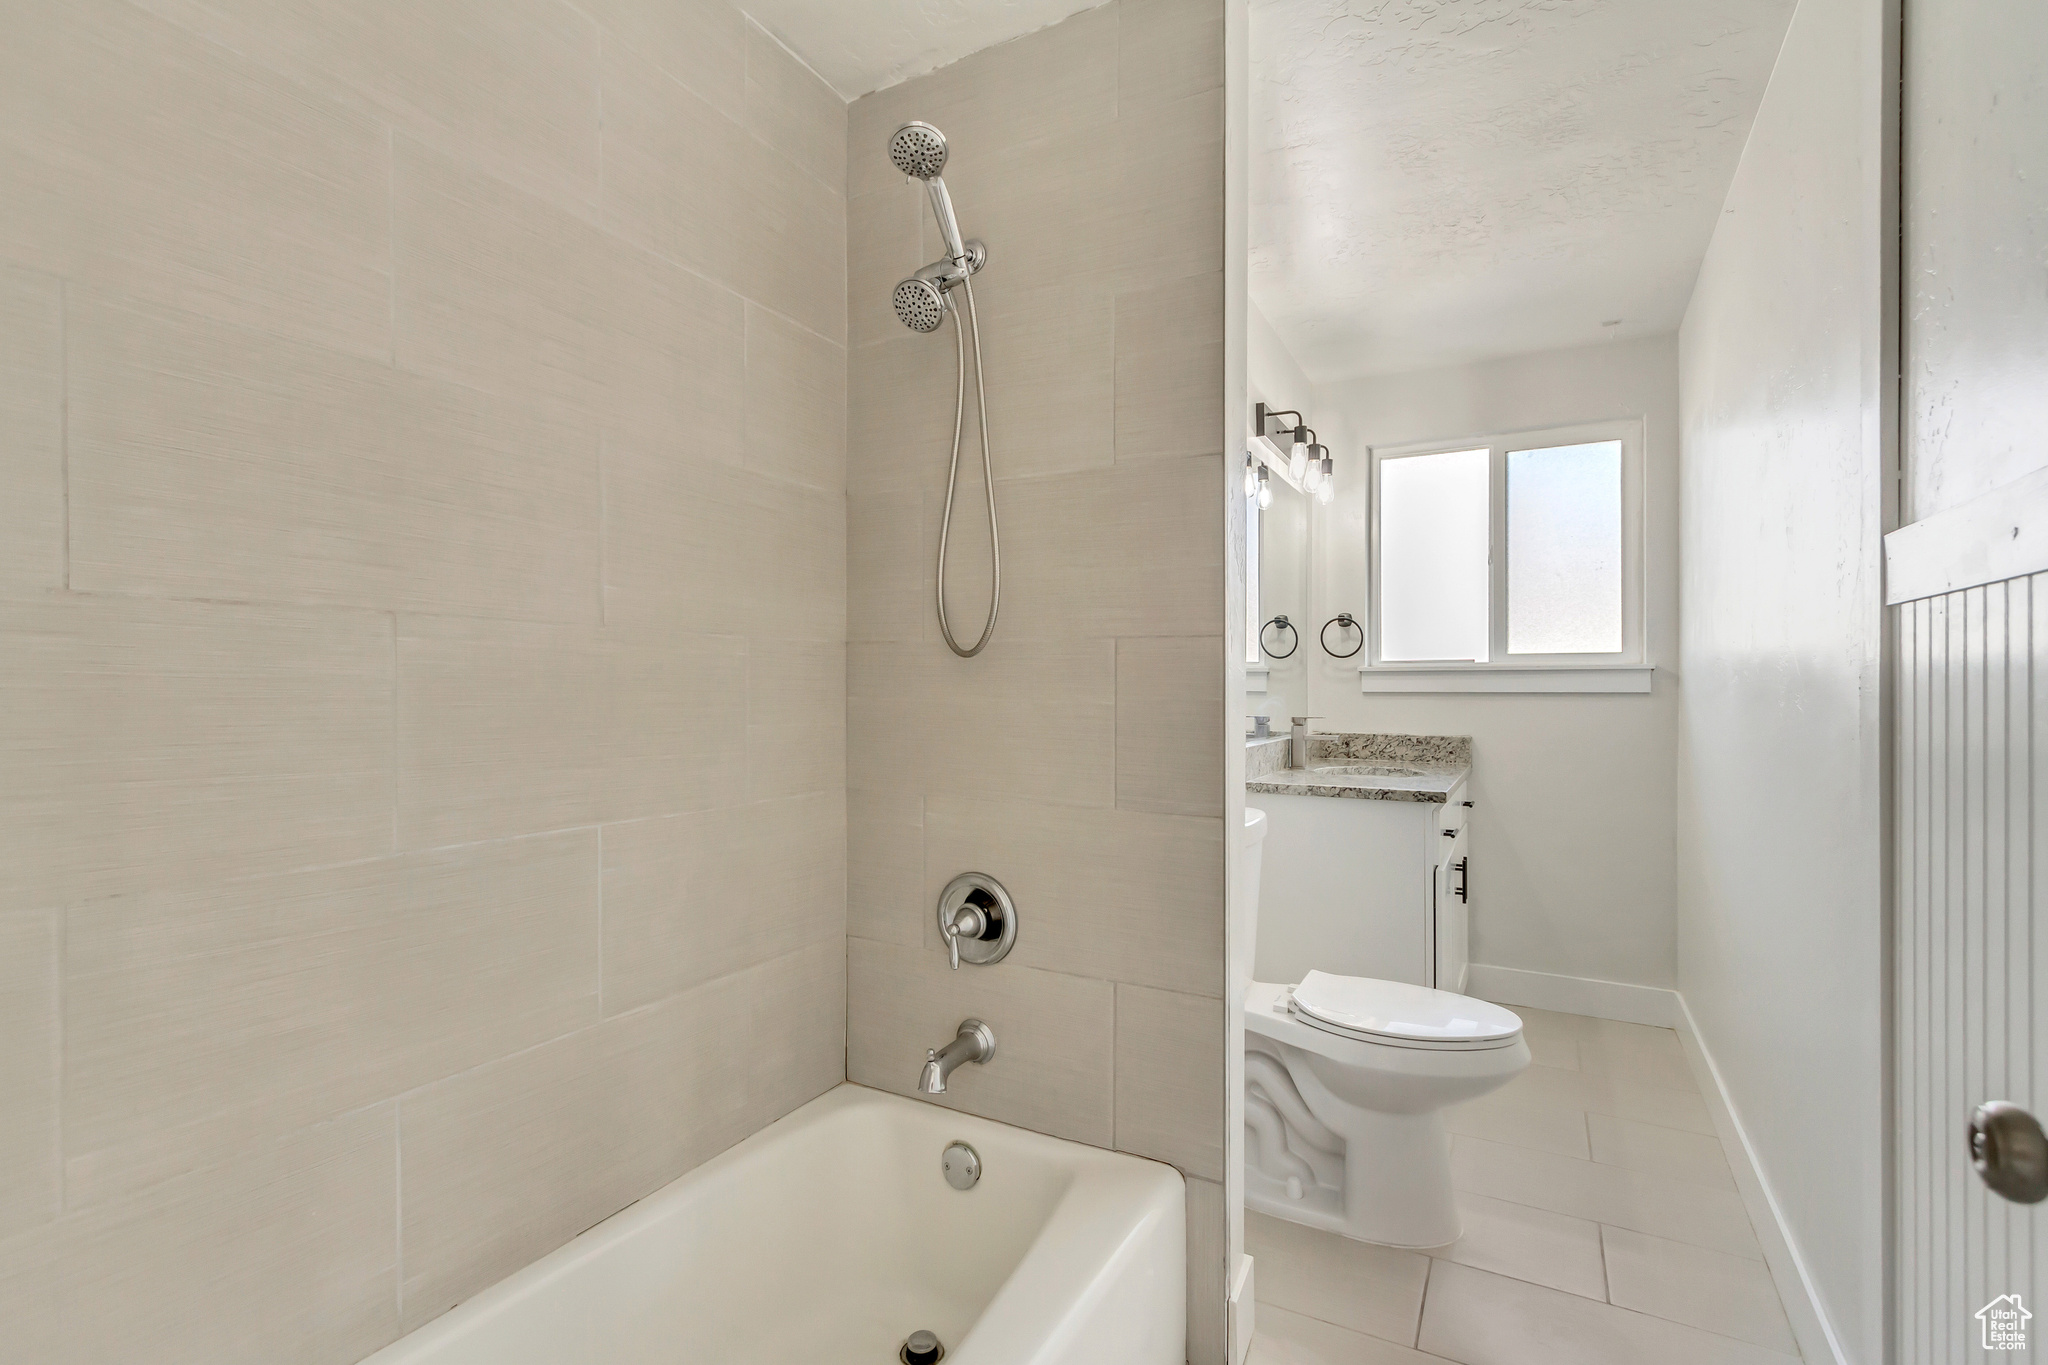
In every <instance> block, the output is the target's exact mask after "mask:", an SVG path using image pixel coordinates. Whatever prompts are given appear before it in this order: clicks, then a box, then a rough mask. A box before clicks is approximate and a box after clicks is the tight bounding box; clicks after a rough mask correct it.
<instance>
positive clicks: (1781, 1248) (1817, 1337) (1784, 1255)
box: [1673, 993, 1849, 1365]
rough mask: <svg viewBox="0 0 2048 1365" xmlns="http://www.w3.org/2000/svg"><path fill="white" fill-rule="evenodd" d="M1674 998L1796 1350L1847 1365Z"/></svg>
mask: <svg viewBox="0 0 2048 1365" xmlns="http://www.w3.org/2000/svg"><path fill="white" fill-rule="evenodd" d="M1673 999H1674V1000H1675V1001H1676V1002H1677V1005H1678V1018H1677V1020H1676V1021H1675V1026H1676V1028H1677V1029H1678V1039H1679V1041H1680V1042H1681V1043H1683V1044H1684V1045H1685V1056H1686V1060H1687V1061H1689V1062H1691V1063H1692V1071H1693V1078H1694V1079H1695V1080H1696V1081H1698V1082H1699V1087H1700V1093H1701V1094H1702V1095H1704V1096H1706V1100H1707V1110H1708V1112H1709V1113H1710V1114H1711V1115H1712V1116H1713V1120H1714V1129H1715V1131H1716V1132H1718V1133H1719V1134H1720V1135H1721V1146H1722V1147H1724V1148H1725V1149H1727V1153H1728V1164H1729V1166H1731V1167H1732V1168H1734V1174H1735V1186H1736V1188H1737V1189H1738V1190H1740V1191H1741V1192H1742V1202H1743V1204H1744V1205H1745V1206H1746V1207H1747V1208H1748V1210H1749V1221H1750V1224H1751V1226H1753V1227H1754V1228H1755V1229H1756V1239H1757V1242H1758V1244H1759V1245H1760V1246H1762V1248H1763V1253H1764V1264H1765V1265H1766V1266H1768V1267H1770V1272H1771V1279H1772V1281H1773V1282H1774V1283H1775V1284H1776V1285H1777V1286H1778V1298H1779V1299H1780V1300H1781V1301H1782V1302H1783V1303H1784V1305H1785V1316H1786V1318H1787V1319H1789V1320H1790V1321H1791V1324H1792V1336H1793V1339H1794V1340H1796V1341H1797V1342H1798V1343H1799V1352H1800V1354H1801V1355H1803V1356H1804V1357H1805V1358H1806V1360H1807V1365H1830V1363H1832V1365H1849V1357H1848V1356H1847V1355H1846V1354H1845V1353H1844V1352H1843V1350H1842V1343H1841V1340H1840V1339H1839V1338H1838V1337H1837V1336H1836V1335H1835V1330H1834V1326H1833V1324H1831V1323H1830V1322H1829V1321H1828V1315H1827V1312H1826V1311H1825V1310H1824V1309H1823V1308H1822V1307H1821V1306H1820V1296H1819V1295H1818V1294H1816V1293H1815V1292H1814V1287H1813V1280H1812V1278H1811V1277H1810V1276H1809V1275H1808V1274H1807V1271H1806V1261H1805V1259H1804V1258H1803V1257H1801V1256H1800V1254H1799V1248H1798V1246H1797V1245H1796V1244H1795V1243H1794V1242H1793V1241H1792V1239H1791V1238H1790V1237H1789V1236H1788V1235H1787V1234H1786V1231H1785V1219H1784V1215H1783V1213H1782V1211H1781V1210H1780V1209H1779V1207H1778V1200H1777V1196H1776V1195H1774V1194H1772V1193H1771V1185H1770V1181H1768V1180H1766V1179H1765V1178H1764V1172H1763V1168H1762V1167H1761V1166H1760V1165H1758V1164H1757V1159H1756V1149H1755V1148H1753V1147H1751V1146H1750V1143H1749V1134H1748V1132H1747V1131H1745V1130H1744V1128H1743V1126H1742V1116H1741V1115H1740V1114H1739V1113H1737V1112H1736V1109H1735V1105H1734V1103H1733V1101H1731V1100H1730V1099H1729V1097H1728V1089H1727V1087H1726V1086H1725V1085H1723V1084H1722V1083H1721V1070H1720V1068H1719V1067H1717V1066H1715V1065H1714V1056H1713V1054H1712V1053H1711V1052H1708V1051H1707V1045H1706V1043H1705V1042H1704V1041H1702V1040H1701V1038H1700V1035H1699V1028H1698V1026H1697V1025H1696V1024H1695V1023H1694V1022H1693V1017H1692V1010H1691V1009H1690V1008H1689V1007H1688V1006H1687V1005H1686V1003H1685V997H1684V996H1682V995H1677V994H1675V993H1674V994H1673Z"/></svg>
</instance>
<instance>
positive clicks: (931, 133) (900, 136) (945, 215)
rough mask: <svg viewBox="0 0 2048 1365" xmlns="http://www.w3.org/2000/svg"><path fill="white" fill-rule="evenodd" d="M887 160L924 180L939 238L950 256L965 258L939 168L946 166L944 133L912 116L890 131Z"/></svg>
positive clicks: (951, 197) (942, 168) (954, 258)
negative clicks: (937, 223)
mask: <svg viewBox="0 0 2048 1365" xmlns="http://www.w3.org/2000/svg"><path fill="white" fill-rule="evenodd" d="M889 160H890V161H892V162H894V163H895V166H896V169H897V170H899V171H901V172H903V173H904V174H905V175H907V176H909V177H910V178H911V179H913V180H922V181H924V188H925V193H927V194H928V195H930V196H931V201H932V216H933V217H934V218H936V219H938V220H939V239H940V240H941V241H943V242H944V243H945V244H946V256H947V258H948V259H949V260H954V261H964V260H966V259H967V246H966V243H964V242H963V241H961V239H960V222H959V220H958V219H957V218H955V217H954V216H953V196H952V195H950V194H948V193H946V182H945V181H944V180H942V179H940V178H939V172H940V171H943V170H944V169H946V135H945V134H944V133H942V132H940V131H939V130H938V129H936V128H934V127H932V126H931V125H930V124H929V123H924V122H920V121H918V120H912V121H911V122H909V123H906V124H904V125H903V126H902V127H901V128H898V129H897V130H896V131H895V132H893V133H891V134H890V135H889Z"/></svg>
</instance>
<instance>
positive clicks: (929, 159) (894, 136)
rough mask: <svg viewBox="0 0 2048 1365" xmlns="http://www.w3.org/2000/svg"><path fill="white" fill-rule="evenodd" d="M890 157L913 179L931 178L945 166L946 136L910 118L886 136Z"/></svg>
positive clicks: (928, 125) (898, 168)
mask: <svg viewBox="0 0 2048 1365" xmlns="http://www.w3.org/2000/svg"><path fill="white" fill-rule="evenodd" d="M889 160H891V161H893V162H895V163H896V169H897V170H899V171H901V172H903V173H904V174H905V175H907V176H909V177H911V179H913V180H930V179H931V178H933V177H934V176H936V175H937V174H938V173H939V172H940V171H943V170H945V169H946V135H945V134H944V133H942V132H940V131H939V130H938V129H936V128H934V127H932V126H931V125H930V124H929V123H923V122H918V121H915V120H913V121H912V122H910V123H906V124H904V125H903V126H902V127H901V128H898V129H897V130H896V131H895V132H893V133H891V134H890V135H889Z"/></svg>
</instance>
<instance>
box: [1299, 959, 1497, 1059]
mask: <svg viewBox="0 0 2048 1365" xmlns="http://www.w3.org/2000/svg"><path fill="white" fill-rule="evenodd" d="M1287 1010H1288V1013H1289V1014H1291V1015H1292V1016H1293V1017H1294V1018H1295V1019H1297V1020H1299V1021H1300V1022H1302V1023H1303V1024H1306V1025H1308V1026H1309V1027H1310V1028H1314V1029H1318V1030H1321V1031H1322V1032H1324V1033H1331V1034H1335V1035H1337V1036H1338V1037H1340V1038H1353V1039H1356V1040H1358V1041H1359V1042H1365V1043H1377V1044H1380V1045H1381V1046H1386V1047H1399V1048H1414V1049H1417V1050H1420V1051H1429V1052H1485V1051H1491V1050H1493V1049H1495V1048H1505V1047H1513V1046H1514V1045H1515V1044H1516V1042H1518V1041H1519V1040H1520V1038H1521V1036H1522V1020H1521V1018H1520V1016H1518V1015H1516V1014H1515V1013H1514V1012H1513V1011H1511V1010H1506V1009H1503V1008H1501V1007H1500V1006H1499V1005H1495V1004H1490V1003H1488V1002H1487V1001H1484V1000H1474V999H1473V998H1472V997H1470V996H1466V995H1455V994H1453V993H1452V992H1450V991H1439V990H1433V989H1431V988H1430V987H1428V986H1414V985H1410V984H1408V983H1407V982H1405V981H1381V980H1377V979H1375V978H1373V977H1367V976H1338V975H1335V974H1333V973H1330V972H1316V971H1312V972H1310V973H1309V974H1308V975H1307V976H1305V977H1303V978H1302V979H1301V984H1299V985H1298V986H1295V987H1294V988H1293V989H1292V990H1290V991H1289V992H1287Z"/></svg>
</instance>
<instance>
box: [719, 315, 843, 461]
mask: <svg viewBox="0 0 2048 1365" xmlns="http://www.w3.org/2000/svg"><path fill="white" fill-rule="evenodd" d="M743 406H744V409H745V417H744V420H745V424H746V440H745V443H744V445H743V446H742V447H741V451H742V453H743V454H744V457H745V463H746V464H747V466H748V467H750V468H753V469H758V470H761V471H763V472H766V473H770V474H774V475H777V476H778V477H780V478H784V479H789V480H791V481H793V482H796V483H803V484H809V485H810V486H811V487H813V488H822V489H828V490H831V491H834V492H844V491H845V488H846V348H845V347H844V346H840V345H835V344H834V343H832V342H829V341H827V340H825V339H824V338H823V337H821V336H819V335H817V333H815V332H811V331H807V330H805V329H804V328H802V327H799V326H797V325H796V324H795V323H793V322H790V321H789V320H788V319H787V318H783V317H780V316H778V315H777V314H774V313H771V312H769V311H768V310H767V309H765V308H762V307H761V306H760V305H758V304H748V305H747V377H746V396H745V402H744V404H743Z"/></svg>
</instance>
